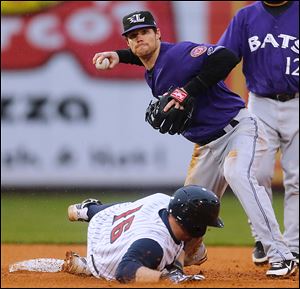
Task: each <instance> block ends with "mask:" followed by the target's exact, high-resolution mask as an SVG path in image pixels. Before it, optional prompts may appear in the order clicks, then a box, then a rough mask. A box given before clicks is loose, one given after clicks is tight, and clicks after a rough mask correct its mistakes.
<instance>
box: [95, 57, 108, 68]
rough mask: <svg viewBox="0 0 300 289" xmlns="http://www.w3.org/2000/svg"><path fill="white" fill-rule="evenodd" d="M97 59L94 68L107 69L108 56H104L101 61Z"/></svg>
mask: <svg viewBox="0 0 300 289" xmlns="http://www.w3.org/2000/svg"><path fill="white" fill-rule="evenodd" d="M98 59H99V58H98ZM98 59H97V60H96V64H95V66H96V68H97V69H99V70H105V69H107V68H108V66H109V60H108V58H104V59H103V60H102V62H99V61H98Z"/></svg>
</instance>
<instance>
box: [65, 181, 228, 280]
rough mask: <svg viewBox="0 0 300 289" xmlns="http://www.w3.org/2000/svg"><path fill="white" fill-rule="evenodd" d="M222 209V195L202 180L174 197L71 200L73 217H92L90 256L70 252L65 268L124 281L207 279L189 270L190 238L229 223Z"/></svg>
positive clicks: (75, 272)
mask: <svg viewBox="0 0 300 289" xmlns="http://www.w3.org/2000/svg"><path fill="white" fill-rule="evenodd" d="M219 211H220V202H219V199H218V197H217V196H216V195H215V194H214V193H213V192H211V191H209V190H207V189H205V188H203V187H200V186H185V187H182V188H180V189H178V190H177V191H176V192H175V193H174V194H173V196H172V197H170V196H168V195H165V194H161V193H157V194H153V195H150V196H147V197H144V198H142V199H139V200H137V201H134V202H125V203H118V204H108V205H102V204H101V202H99V201H98V200H95V199H88V200H85V201H83V202H82V203H80V204H75V205H71V206H69V208H68V217H69V220H71V221H79V220H81V221H87V222H89V226H88V240H87V243H88V245H87V257H86V258H84V257H79V256H78V255H76V254H74V253H72V252H67V256H66V259H65V263H64V266H63V270H64V271H65V272H68V273H72V274H85V275H93V276H95V277H97V278H105V279H106V280H118V281H119V282H121V283H127V282H132V281H136V282H157V281H159V280H161V279H169V280H170V281H172V282H174V283H182V282H185V281H201V280H203V279H204V276H202V275H185V274H184V272H183V266H182V263H183V259H184V254H185V252H184V250H183V248H184V241H188V240H190V239H192V238H195V237H202V236H203V235H204V234H205V232H206V228H207V226H214V227H223V226H224V225H223V222H222V221H221V219H220V218H219V217H218V215H219ZM201 248H202V249H203V259H204V260H205V259H206V250H205V248H204V247H203V246H202V247H201Z"/></svg>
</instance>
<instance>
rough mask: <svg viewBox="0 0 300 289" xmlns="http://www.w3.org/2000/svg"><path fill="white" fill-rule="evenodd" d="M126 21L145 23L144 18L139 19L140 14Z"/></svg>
mask: <svg viewBox="0 0 300 289" xmlns="http://www.w3.org/2000/svg"><path fill="white" fill-rule="evenodd" d="M127 19H128V20H129V22H130V23H139V22H145V17H143V18H141V14H134V15H132V16H131V17H129V18H127Z"/></svg>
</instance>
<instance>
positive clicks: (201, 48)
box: [190, 46, 207, 57]
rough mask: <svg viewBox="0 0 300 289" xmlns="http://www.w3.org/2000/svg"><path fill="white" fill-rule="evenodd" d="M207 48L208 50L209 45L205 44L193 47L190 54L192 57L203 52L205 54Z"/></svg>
mask: <svg viewBox="0 0 300 289" xmlns="http://www.w3.org/2000/svg"><path fill="white" fill-rule="evenodd" d="M206 50H207V47H205V46H197V47H195V48H193V49H192V51H191V53H190V54H191V56H192V57H198V56H200V55H201V54H203V53H204V52H205V51H206Z"/></svg>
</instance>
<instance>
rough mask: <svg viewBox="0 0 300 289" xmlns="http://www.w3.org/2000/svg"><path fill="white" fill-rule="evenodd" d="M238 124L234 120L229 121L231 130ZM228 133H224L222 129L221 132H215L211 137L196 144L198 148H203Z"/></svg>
mask: <svg viewBox="0 0 300 289" xmlns="http://www.w3.org/2000/svg"><path fill="white" fill-rule="evenodd" d="M238 124H239V122H238V121H237V120H236V119H233V120H231V121H230V123H229V125H231V126H232V128H234V127H235V126H237V125H238ZM227 132H228V130H227V131H226V130H225V129H222V130H221V131H219V132H217V133H216V134H214V135H213V136H211V137H209V138H207V139H205V140H203V141H200V142H198V144H199V145H200V146H204V145H206V144H208V143H210V142H212V141H214V140H216V139H218V138H220V137H221V136H223V135H225V134H226V133H227Z"/></svg>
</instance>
